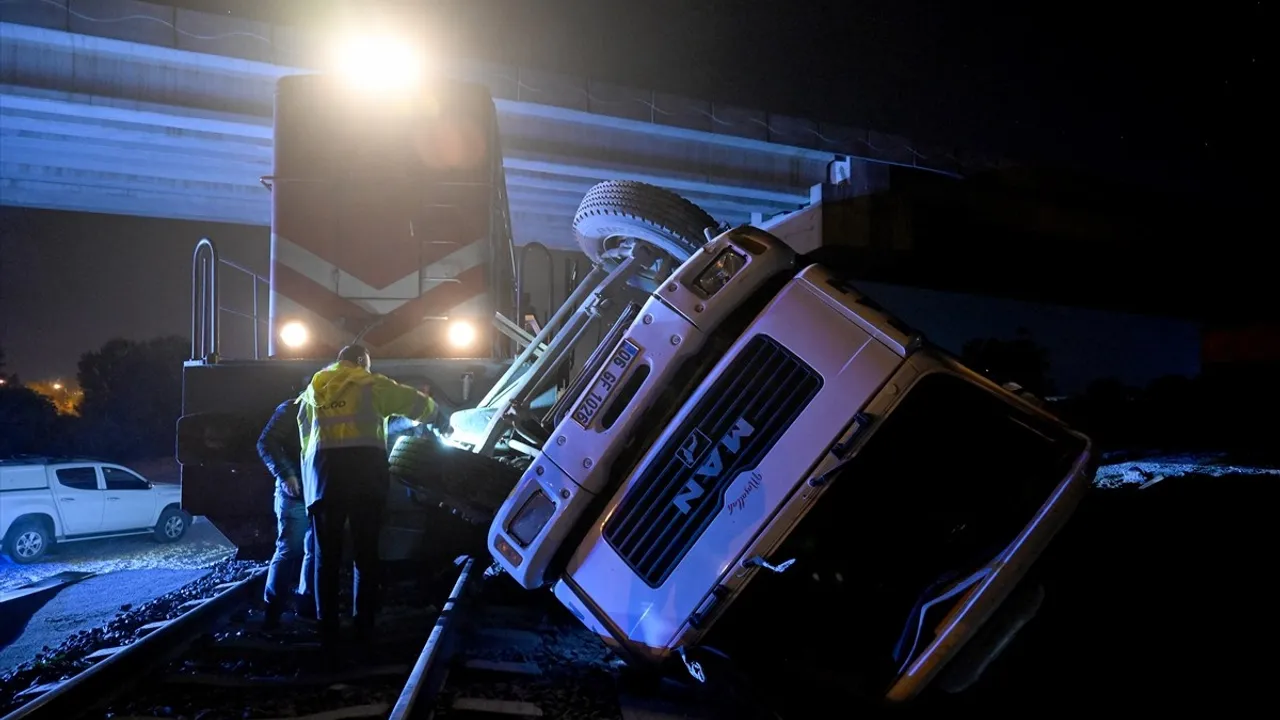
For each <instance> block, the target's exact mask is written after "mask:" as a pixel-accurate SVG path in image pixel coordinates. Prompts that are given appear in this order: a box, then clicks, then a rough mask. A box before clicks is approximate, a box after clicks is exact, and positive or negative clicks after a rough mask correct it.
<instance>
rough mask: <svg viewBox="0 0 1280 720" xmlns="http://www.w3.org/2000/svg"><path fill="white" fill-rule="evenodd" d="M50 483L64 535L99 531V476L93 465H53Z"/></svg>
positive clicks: (100, 496) (100, 493) (103, 503)
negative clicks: (54, 466)
mask: <svg viewBox="0 0 1280 720" xmlns="http://www.w3.org/2000/svg"><path fill="white" fill-rule="evenodd" d="M52 472H53V477H52V478H50V481H51V482H50V483H49V486H50V488H51V489H52V490H53V500H54V502H55V503H57V505H58V514H59V515H61V516H62V532H63V534H64V535H68V536H71V535H88V534H90V533H96V532H101V531H102V510H103V506H104V505H106V500H105V499H104V498H103V492H102V485H101V478H100V477H99V473H98V469H97V468H96V467H94V466H93V465H63V466H60V467H58V468H55V469H54V470H53V471H52Z"/></svg>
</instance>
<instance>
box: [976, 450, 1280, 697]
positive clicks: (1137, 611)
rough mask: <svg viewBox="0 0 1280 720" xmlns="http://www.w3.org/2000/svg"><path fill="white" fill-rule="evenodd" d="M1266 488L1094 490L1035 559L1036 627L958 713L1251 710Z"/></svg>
mask: <svg viewBox="0 0 1280 720" xmlns="http://www.w3.org/2000/svg"><path fill="white" fill-rule="evenodd" d="M1277 501H1280V481H1278V479H1277V478H1274V477H1265V476H1263V477H1248V476H1228V477H1216V478H1215V477H1204V476H1194V475H1192V476H1184V477H1181V478H1171V479H1168V480H1164V481H1162V482H1160V483H1158V484H1156V485H1153V486H1151V487H1149V488H1148V489H1146V490H1137V489H1136V488H1132V487H1130V488H1124V489H1117V490H1097V491H1094V492H1093V493H1092V494H1091V495H1090V496H1088V497H1087V498H1086V500H1085V502H1084V503H1083V504H1082V505H1081V507H1080V509H1079V511H1078V512H1077V514H1076V516H1075V517H1074V518H1073V520H1072V521H1071V524H1070V525H1069V526H1068V527H1067V528H1066V529H1065V530H1064V531H1063V533H1062V534H1060V535H1059V536H1058V537H1057V538H1056V539H1055V541H1054V543H1053V544H1052V545H1051V546H1050V548H1049V550H1048V551H1047V552H1046V554H1045V555H1044V556H1043V557H1042V559H1041V563H1040V566H1039V569H1040V570H1041V572H1042V578H1043V582H1044V585H1045V590H1046V595H1045V601H1044V604H1043V606H1042V607H1041V609H1040V612H1039V614H1038V615H1037V617H1036V618H1035V619H1034V620H1032V621H1031V623H1030V624H1028V625H1027V626H1026V628H1024V630H1023V633H1022V634H1020V636H1019V637H1018V638H1017V639H1016V640H1015V641H1014V643H1013V644H1011V645H1010V646H1009V648H1008V649H1007V650H1006V651H1005V654H1004V655H1003V656H1002V657H1001V658H1000V659H999V660H998V661H997V662H996V664H994V665H993V666H992V667H991V668H990V670H989V672H990V673H991V675H990V676H989V677H988V678H985V679H984V683H986V685H987V686H986V687H984V688H983V689H982V690H981V691H979V692H976V693H975V695H974V696H973V697H971V698H968V699H967V700H966V701H965V702H964V703H963V704H965V705H972V706H974V709H982V710H994V709H1001V710H1009V711H1013V710H1021V711H1038V710H1040V709H1054V710H1063V711H1066V710H1070V711H1095V712H1096V711H1105V710H1116V709H1120V708H1125V709H1129V708H1132V709H1141V710H1144V711H1148V712H1150V711H1154V710H1163V709H1168V710H1175V709H1177V710H1186V709H1188V708H1199V707H1204V708H1209V707H1212V708H1213V709H1214V710H1217V711H1227V710H1235V709H1240V710H1243V709H1245V708H1250V709H1252V708H1253V707H1256V706H1258V705H1259V704H1260V700H1261V698H1262V697H1264V695H1263V693H1264V691H1265V690H1266V689H1267V688H1269V687H1270V686H1271V684H1272V683H1273V682H1274V680H1273V677H1274V669H1275V666H1276V663H1275V661H1274V660H1271V659H1269V657H1270V649H1271V648H1272V647H1274V646H1275V642H1276V640H1277V639H1280V637H1278V634H1277V631H1276V625H1275V623H1274V622H1273V620H1272V619H1271V612H1270V609H1271V608H1272V607H1273V606H1274V601H1273V600H1272V597H1273V595H1272V593H1271V587H1272V584H1273V579H1272V577H1271V576H1272V575H1273V571H1274V568H1275V558H1276V553H1275V550H1276V549H1277V540H1276V534H1275V530H1274V527H1275V525H1274V522H1275V521H1274V516H1275V508H1276V507H1277Z"/></svg>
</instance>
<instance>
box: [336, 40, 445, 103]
mask: <svg viewBox="0 0 1280 720" xmlns="http://www.w3.org/2000/svg"><path fill="white" fill-rule="evenodd" d="M422 63H423V57H422V55H421V54H420V53H418V52H417V50H416V49H415V48H414V46H413V45H412V44H411V43H409V42H407V41H405V40H404V39H402V38H397V37H394V36H386V35H381V34H368V35H353V36H350V37H347V38H344V39H343V40H341V41H339V42H338V43H337V46H336V47H335V48H334V57H333V64H334V69H335V70H336V71H337V72H338V73H339V74H341V75H342V76H343V77H345V78H346V79H347V80H348V81H349V82H350V84H351V85H353V86H354V87H358V88H362V89H366V90H372V91H375V92H377V91H385V90H407V89H410V88H413V87H414V86H415V85H416V84H417V83H418V82H419V80H420V79H421V77H422V69H423V68H422Z"/></svg>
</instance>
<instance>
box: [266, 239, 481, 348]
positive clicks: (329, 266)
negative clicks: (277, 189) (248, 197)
mask: <svg viewBox="0 0 1280 720" xmlns="http://www.w3.org/2000/svg"><path fill="white" fill-rule="evenodd" d="M434 247H437V248H438V247H448V248H450V249H452V252H450V253H449V254H447V255H444V256H443V257H440V258H439V259H435V260H434V261H432V262H429V263H428V264H426V265H424V266H423V267H422V268H420V269H419V268H413V267H410V269H409V271H408V272H404V268H403V266H402V267H401V272H404V274H403V275H402V276H401V277H400V278H399V279H397V280H394V281H392V282H390V283H387V284H385V285H383V286H381V287H379V286H377V285H374V284H371V283H369V282H367V281H366V280H362V279H361V278H360V277H357V276H356V275H354V274H353V273H351V272H348V271H347V270H346V269H344V268H342V267H339V266H338V265H336V264H334V263H332V262H330V261H328V260H325V259H324V258H322V257H320V256H319V255H317V254H315V253H313V252H311V251H309V250H307V249H306V248H304V247H302V246H301V245H299V244H297V243H294V242H291V241H290V240H288V239H287V238H284V237H282V236H280V235H278V234H277V235H273V236H272V251H273V252H272V268H271V271H272V277H271V289H272V297H271V303H272V308H271V317H272V318H273V320H274V322H273V325H274V326H275V327H276V328H279V327H280V326H281V325H283V324H284V323H286V322H288V321H290V320H299V321H301V322H303V323H304V324H306V326H307V329H308V330H309V331H310V334H311V342H310V343H309V347H308V348H306V350H305V354H306V355H307V356H329V355H331V354H332V353H334V352H336V351H337V349H338V348H341V347H342V346H343V345H345V344H347V343H349V342H351V340H352V338H353V337H354V336H355V334H356V333H358V332H359V331H360V330H361V329H362V328H364V327H365V325H367V324H369V323H370V322H372V321H374V320H375V319H377V318H379V317H381V318H382V322H381V323H380V324H379V325H378V326H377V327H375V328H373V329H372V330H370V331H369V332H368V333H367V334H366V335H365V336H364V339H363V340H362V342H363V343H364V344H365V345H366V346H367V347H368V348H369V349H370V351H371V352H374V353H375V354H376V355H377V356H379V357H382V358H388V357H394V358H412V357H422V356H423V355H425V354H429V353H430V352H431V351H432V350H433V349H435V348H438V346H439V342H438V338H439V337H440V333H441V332H442V330H443V323H442V322H441V321H440V320H439V319H438V318H442V317H450V318H458V317H470V318H475V319H477V320H478V321H479V322H481V323H487V321H488V317H489V316H490V315H491V314H492V312H493V310H492V308H491V307H490V300H489V296H488V288H487V272H488V252H489V251H488V247H487V242H486V241H485V240H484V239H481V240H477V241H475V242H472V243H469V244H467V245H463V246H461V247H457V246H455V245H448V246H445V245H436V246H434Z"/></svg>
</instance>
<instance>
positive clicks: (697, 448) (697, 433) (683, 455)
mask: <svg viewBox="0 0 1280 720" xmlns="http://www.w3.org/2000/svg"><path fill="white" fill-rule="evenodd" d="M710 444H711V441H710V440H708V439H707V436H706V435H704V434H703V433H702V431H701V430H698V429H696V428H695V429H694V431H693V432H691V433H689V437H687V438H685V441H684V444H683V445H681V446H680V449H679V450H677V451H676V457H678V458H680V462H682V463H684V466H685V467H693V464H694V463H696V462H698V456H699V455H701V454H702V449H703V448H705V447H706V446H708V445H710Z"/></svg>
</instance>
